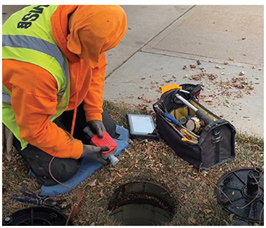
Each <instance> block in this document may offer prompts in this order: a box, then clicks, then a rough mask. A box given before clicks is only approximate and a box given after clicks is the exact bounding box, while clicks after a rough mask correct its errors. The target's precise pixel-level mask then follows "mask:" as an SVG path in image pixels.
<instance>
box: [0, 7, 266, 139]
mask: <svg viewBox="0 0 266 228" xmlns="http://www.w3.org/2000/svg"><path fill="white" fill-rule="evenodd" d="M122 7H123V8H124V10H125V12H126V13H127V17H128V30H127V34H126V36H125V38H124V39H123V40H122V42H121V43H120V44H119V45H118V46H117V47H116V48H115V49H113V50H111V51H109V52H107V60H108V66H107V72H106V84H105V92H104V98H105V100H110V101H114V102H126V103H130V104H136V105H137V104H140V105H141V106H146V107H147V108H148V109H152V104H153V103H154V102H155V101H156V100H157V99H158V98H159V97H160V95H161V94H160V87H161V86H164V85H169V84H173V83H177V84H182V83H195V84H202V85H204V90H203V91H202V99H201V103H202V104H203V105H205V106H206V107H207V108H208V109H210V110H211V111H213V112H214V113H216V114H217V115H220V116H221V117H223V118H224V119H227V120H228V121H230V122H232V124H234V126H235V127H236V129H237V132H239V133H240V132H241V133H246V134H248V135H253V136H259V137H264V99H263V98H264V95H263V94H264V92H263V91H264V77H263V75H264V68H263V63H264V59H263V58H264V52H263V50H264V42H263V41H264V37H263V34H264V30H263V29H264V11H263V10H264V9H263V6H224V5H223V6H190V5H184V6H171V5H162V6H156V5H139V6H138V5H130V6H122ZM19 8H20V7H16V6H3V13H4V14H3V21H4V20H5V19H6V18H7V17H8V16H9V15H10V14H11V13H12V12H14V11H16V10H18V9H19Z"/></svg>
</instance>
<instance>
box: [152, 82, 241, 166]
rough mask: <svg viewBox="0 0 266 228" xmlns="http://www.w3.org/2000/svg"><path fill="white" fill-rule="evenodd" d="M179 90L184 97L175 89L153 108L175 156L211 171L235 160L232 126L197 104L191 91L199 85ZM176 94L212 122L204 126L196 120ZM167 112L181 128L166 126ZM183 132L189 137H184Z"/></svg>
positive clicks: (164, 137)
mask: <svg viewBox="0 0 266 228" xmlns="http://www.w3.org/2000/svg"><path fill="white" fill-rule="evenodd" d="M181 86H182V89H183V90H185V92H186V93H184V92H182V91H181V90H178V89H173V90H170V91H168V92H165V93H164V94H162V96H161V98H160V100H159V101H158V102H156V103H155V104H154V105H153V108H154V111H155V113H156V124H157V128H158V132H159V134H160V136H161V137H162V138H163V139H164V140H165V142H166V143H167V144H168V145H169V146H170V147H171V148H172V149H173V150H174V151H175V152H176V154H177V155H179V156H180V157H181V158H182V159H184V160H186V161H187V162H189V163H190V164H191V165H193V166H194V167H195V168H196V169H200V168H211V167H213V166H214V165H218V164H221V163H222V162H225V161H227V160H229V159H233V158H234V157H235V133H236V131H235V128H234V126H233V125H232V124H231V123H229V122H228V121H227V120H224V119H221V118H220V117H218V116H217V115H215V114H213V113H212V112H210V111H209V110H208V109H206V108H205V107H204V106H202V105H201V104H200V103H199V102H197V99H198V94H195V93H194V92H193V91H194V89H195V87H197V88H198V86H199V85H193V84H183V85H181ZM188 92H189V93H188ZM177 93H178V94H179V95H181V96H182V97H183V98H185V99H186V100H187V101H189V102H190V103H191V104H193V106H194V107H196V108H197V109H198V110H201V111H202V112H204V113H205V114H207V115H208V116H209V117H210V118H211V119H212V122H210V123H208V124H206V123H204V122H203V121H202V120H200V119H199V118H197V116H195V112H194V111H193V110H192V109H191V108H188V107H187V106H186V105H184V103H183V102H182V101H181V100H179V99H178V98H177V97H176V96H175V95H176V94H177ZM167 112H168V114H170V115H171V116H173V117H174V118H175V119H176V120H178V121H179V122H180V123H181V125H176V124H173V123H171V122H169V119H168V118H166V115H165V113H167ZM194 120H197V122H196V121H194ZM185 121H186V122H185ZM193 121H194V122H193ZM189 123H190V125H189ZM191 123H193V124H194V129H192V127H191ZM196 126H197V127H196ZM183 127H185V128H183ZM193 130H194V132H193ZM183 131H185V132H186V133H188V134H184V132H183ZM196 132H197V133H196ZM195 136H197V137H195Z"/></svg>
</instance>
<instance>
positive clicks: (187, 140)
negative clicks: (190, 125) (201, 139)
mask: <svg viewBox="0 0 266 228" xmlns="http://www.w3.org/2000/svg"><path fill="white" fill-rule="evenodd" d="M181 140H182V141H183V142H190V143H193V144H197V143H196V142H195V141H193V140H190V139H188V138H186V137H183V138H182V139H181Z"/></svg>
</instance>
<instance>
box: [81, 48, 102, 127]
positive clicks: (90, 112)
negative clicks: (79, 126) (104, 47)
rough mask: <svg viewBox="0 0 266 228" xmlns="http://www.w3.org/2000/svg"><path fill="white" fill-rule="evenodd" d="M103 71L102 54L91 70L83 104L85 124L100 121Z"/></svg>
mask: <svg viewBox="0 0 266 228" xmlns="http://www.w3.org/2000/svg"><path fill="white" fill-rule="evenodd" d="M105 70H106V57H105V53H102V54H101V55H100V57H99V62H98V65H97V67H96V68H94V69H93V70H92V78H91V83H90V86H89V89H88V92H87V95H86V97H85V99H84V103H83V108H84V110H85V115H86V121H87V122H88V121H91V120H102V112H103V91H104V81H105Z"/></svg>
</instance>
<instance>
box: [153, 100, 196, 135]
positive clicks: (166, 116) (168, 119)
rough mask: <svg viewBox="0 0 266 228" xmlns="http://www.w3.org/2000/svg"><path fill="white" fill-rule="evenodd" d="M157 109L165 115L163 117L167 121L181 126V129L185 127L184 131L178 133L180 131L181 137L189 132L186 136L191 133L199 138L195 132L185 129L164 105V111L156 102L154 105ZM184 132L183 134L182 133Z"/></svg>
mask: <svg viewBox="0 0 266 228" xmlns="http://www.w3.org/2000/svg"><path fill="white" fill-rule="evenodd" d="M154 107H155V108H156V109H157V110H158V111H160V113H161V114H162V115H163V116H164V117H165V119H166V120H167V121H168V122H170V123H173V124H175V125H177V126H180V127H181V128H183V129H185V130H186V131H184V132H179V135H180V133H181V137H183V136H186V135H188V134H187V133H189V135H188V136H190V135H193V136H194V137H196V138H199V135H197V134H195V133H193V132H191V131H190V130H189V129H187V128H186V127H185V126H184V125H182V124H181V123H180V122H179V121H178V120H177V119H176V118H175V117H173V116H172V115H171V114H170V113H169V112H168V111H167V110H166V107H164V110H165V111H163V110H162V109H161V108H159V106H158V105H157V104H156V105H155V106H154ZM184 134H185V135H184Z"/></svg>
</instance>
